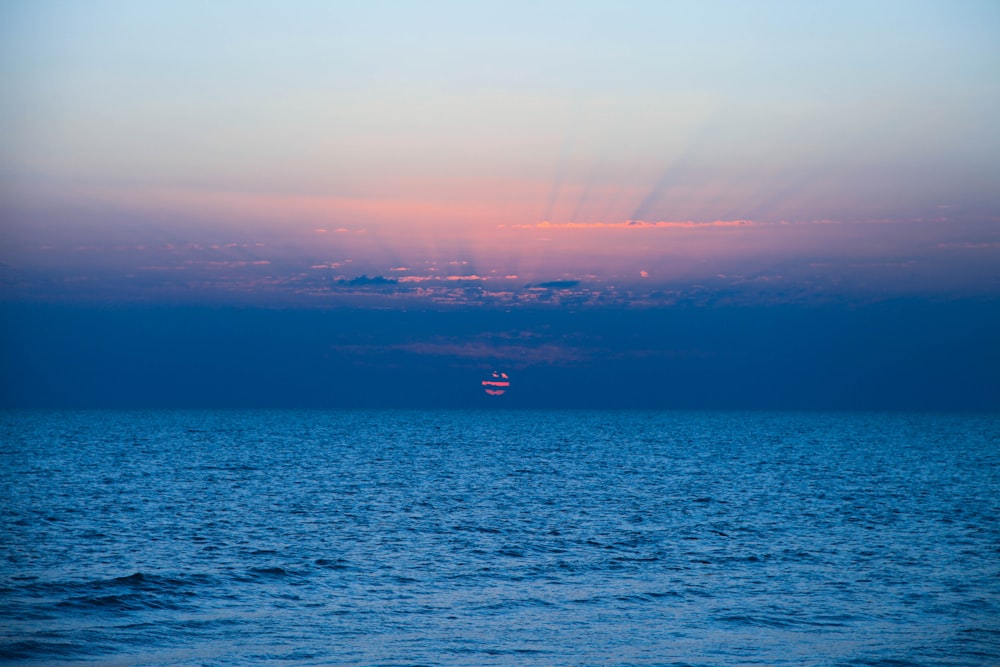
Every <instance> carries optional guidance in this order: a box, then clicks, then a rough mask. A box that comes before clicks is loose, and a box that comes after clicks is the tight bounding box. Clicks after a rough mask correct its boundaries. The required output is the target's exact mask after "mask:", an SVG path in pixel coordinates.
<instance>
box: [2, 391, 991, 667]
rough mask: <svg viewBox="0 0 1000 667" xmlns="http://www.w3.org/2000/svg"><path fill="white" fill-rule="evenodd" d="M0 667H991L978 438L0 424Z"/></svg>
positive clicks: (894, 421) (838, 422) (471, 425)
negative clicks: (97, 666) (12, 666)
mask: <svg viewBox="0 0 1000 667" xmlns="http://www.w3.org/2000/svg"><path fill="white" fill-rule="evenodd" d="M0 510H2V516H0V659H2V660H3V661H4V662H6V663H9V664H24V665H42V664H45V665H60V664H67V665H69V664H72V665H78V664H88V663H89V664H100V665H244V664H267V665H398V666H404V665H674V666H680V665H690V666H699V667H700V666H707V665H796V666H810V665H815V666H818V665H836V666H845V667H846V666H862V665H866V666H867V665H870V666H885V667H888V666H890V665H892V666H896V667H902V666H908V665H942V666H944V665H947V666H950V667H956V666H963V665H969V666H971V665H976V666H979V665H997V664H1000V521H998V517H1000V416H998V415H947V414H942V415H935V414H876V413H871V414H869V413H857V414H851V413H841V414H815V413H753V412H751V413H713V412H705V413H692V412H629V411H608V412H602V411H566V412H552V411H530V410H525V411H503V410H487V411H319V410H317V411H305V412H297V411H273V412H268V411H246V412H241V411H197V412H196V411H191V412H187V411H148V412H142V411H131V412H115V411H90V412H86V411H84V412H44V411H39V412H31V411H25V412H16V411H15V412H4V413H2V415H0Z"/></svg>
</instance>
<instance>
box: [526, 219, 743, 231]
mask: <svg viewBox="0 0 1000 667" xmlns="http://www.w3.org/2000/svg"><path fill="white" fill-rule="evenodd" d="M757 224H758V223H755V222H753V221H752V220H713V221H711V222H695V221H693V220H656V221H650V220H626V221H624V222H548V221H543V222H538V223H535V224H530V225H511V227H512V228H514V229H653V228H656V229H663V228H669V229H710V228H713V227H749V226H752V225H757Z"/></svg>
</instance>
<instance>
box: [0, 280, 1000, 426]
mask: <svg viewBox="0 0 1000 667" xmlns="http://www.w3.org/2000/svg"><path fill="white" fill-rule="evenodd" d="M0 313H2V329H0V331H2V346H0V349H2V355H0V371H2V375H0V376H2V387H0V389H2V394H0V397H2V403H3V405H5V406H25V407H27V406H31V407H130V408H131V407H135V408H140V407H141V408H145V407H149V408H156V407H322V408H334V407H355V406H365V407H394V406H412V407H495V408H503V407H518V408H521V407H524V408H535V407H538V408H541V407H554V408H562V407H566V408H575V407H601V408H603V407H613V408H676V409H689V408H695V409H838V410H839V409H889V410H896V409H901V410H996V409H1000V344H998V341H1000V300H997V299H993V300H983V299H978V300H973V299H967V300H960V301H949V302H930V301H927V300H917V299H909V300H894V301H884V302H879V303H872V304H868V305H849V304H838V305H770V306H763V305H758V306H711V305H708V306H705V305H702V306H678V307H673V308H659V309H638V308H603V309H602V308H585V309H581V310H579V311H576V312H573V311H569V310H566V309H564V308H556V307H551V308H545V307H538V308H534V309H525V310H520V311H516V312H505V311H502V310H497V309H489V308H480V309H470V308H459V309H453V310H436V311H431V310H424V311H399V310H389V309H385V310H376V309H357V308H354V309H350V308H342V309H331V310H318V309H311V310H307V309H278V308H237V307H231V306H228V307H223V306H214V307H213V306H162V305H161V306H122V305H103V306H102V305H95V304H90V305H79V304H78V305H69V304H48V305H39V304H33V305H25V304H22V305H10V304H8V305H5V306H3V307H2V310H0ZM494 368H499V369H502V370H506V371H507V372H509V373H510V375H511V378H512V385H513V386H512V389H511V391H510V392H509V393H508V394H507V395H505V396H503V397H498V398H490V397H487V396H485V394H484V393H483V392H482V390H481V387H480V381H481V380H482V379H484V378H485V377H486V375H487V374H488V373H489V372H490V371H491V370H492V369H494Z"/></svg>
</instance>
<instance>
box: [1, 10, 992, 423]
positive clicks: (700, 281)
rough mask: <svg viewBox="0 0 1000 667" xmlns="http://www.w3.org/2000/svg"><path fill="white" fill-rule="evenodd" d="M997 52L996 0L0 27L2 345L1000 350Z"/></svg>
mask: <svg viewBox="0 0 1000 667" xmlns="http://www.w3.org/2000/svg"><path fill="white" fill-rule="evenodd" d="M998 35H1000V4H998V3H996V2H993V1H992V0H984V1H981V2H980V1H974V0H953V1H945V0H942V1H938V2H920V1H913V0H906V1H899V2H893V1H888V0H886V1H865V2H834V3H824V2H808V1H806V2H803V1H788V2H779V1H774V2H752V3H751V2H721V1H720V2H697V3H695V2H632V3H618V2H586V1H579V0H578V1H574V2H545V3H541V4H540V6H539V4H538V3H534V2H530V3H529V2H523V3H522V2H503V3H486V2H483V3H467V2H319V1H316V2H310V1H306V0H302V1H299V2H295V1H292V2H281V3H276V2H252V1H240V2H237V1H232V2H222V1H219V2H184V1H171V2H141V3H133V2H122V1H119V2H100V1H89V0H88V1H85V2H68V1H55V0H33V1H30V2H29V1H26V0H25V1H17V0H14V1H10V2H5V3H3V4H2V5H0V301H2V302H3V304H5V305H4V308H5V313H6V314H5V317H4V319H5V327H4V329H5V334H4V335H5V336H7V337H8V339H11V340H12V339H14V338H16V339H17V340H21V339H24V340H27V333H26V332H27V331H28V330H29V329H30V327H29V326H28V325H27V324H24V323H25V322H27V321H28V320H26V319H25V318H26V317H27V316H25V315H24V312H23V311H22V310H18V309H23V308H29V309H30V308H32V307H34V306H35V305H40V304H46V307H55V306H54V305H53V304H55V305H61V306H66V305H73V306H79V307H83V306H88V307H89V306H94V305H95V304H96V305H98V306H102V307H103V306H107V305H109V304H110V305H114V306H116V307H124V306H128V307H139V306H142V307H151V308H157V307H168V306H169V307H176V308H187V307H194V306H212V307H217V308H228V307H234V308H243V307H264V308H275V307H277V308H291V309H307V310H308V309H312V308H320V309H331V308H332V309H338V308H348V309H356V308H361V309H365V308H377V309H389V310H390V311H392V312H397V313H403V312H404V311H408V310H412V309H418V310H421V309H430V310H435V309H442V308H444V309H448V308H474V309H475V308H500V309H501V310H510V309H515V310H517V309H523V308H527V309H532V308H538V307H541V308H546V307H548V308H552V307H561V308H573V309H581V308H583V309H588V308H591V309H600V308H608V307H613V308H633V309H647V310H648V309H653V310H657V309H669V308H673V307H681V306H683V307H710V306H711V307H717V306H718V305H719V304H730V305H732V306H733V307H736V306H740V307H750V308H759V307H764V306H768V305H773V306H776V307H777V306H781V307H786V306H793V305H794V306H798V307H819V305H822V304H834V305H835V306H836V307H841V306H844V307H847V306H852V305H859V304H860V305H871V304H879V303H884V302H885V301H886V300H892V299H911V300H912V299H916V300H920V301H921V302H928V303H931V302H933V303H941V302H948V303H951V302H953V301H955V300H960V301H963V303H964V302H974V303H978V304H980V305H979V306H976V307H974V308H972V310H970V311H968V312H970V313H976V314H975V315H974V317H979V318H980V319H982V318H984V317H985V318H986V320H988V321H989V322H992V323H993V324H990V325H989V326H995V322H996V319H997V318H996V317H995V314H996V310H997V308H996V306H997V303H998V300H997V298H998V295H1000V122H998V121H997V119H998V118H1000V39H998V37H997V36H998ZM970 300H971V301H970ZM185 312H186V311H185ZM351 312H352V313H355V311H354V310H351ZM658 312H659V311H658ZM962 312H966V311H964V310H963V311H962ZM355 314H356V313H355ZM662 315H663V313H662V312H659V314H655V315H650V317H660V316H662ZM136 317H137V318H138V319H136V320H135V321H136V322H139V321H141V318H139V316H136ZM970 317H973V316H972V315H970ZM28 319H30V318H28ZM352 321H353V320H352ZM977 321H978V320H977ZM39 326H40V325H39ZM109 326H110V325H109ZM136 326H138V325H136ZM220 326H221V325H220ZM392 326H393V327H396V326H397V325H395V324H393V325H392ZM400 326H402V325H400ZM407 326H408V325H407ZM588 326H589V325H588ZM775 326H778V325H775ZM543 328H544V327H543ZM556 328H558V327H556ZM571 328H572V327H570V328H567V329H566V336H569V337H570V338H572V335H576V334H572V332H571V331H570V329H571ZM515 330H516V331H519V332H522V333H523V332H525V331H528V329H525V328H524V327H521V326H520V324H517V325H512V326H511V329H510V331H515ZM545 330H546V331H549V330H551V329H545ZM984 331H985V333H984ZM993 331H994V330H993V329H989V328H987V329H986V330H982V329H978V330H977V331H976V335H978V336H980V338H982V340H988V339H989V338H990V335H991V334H992V332H993ZM582 333H586V332H585V331H584V332H582ZM508 334H509V335H514V334H512V333H510V332H508ZM536 334H537V331H536ZM577 334H581V331H577ZM95 335H96V334H95ZM359 335H361V334H359ZM441 335H442V334H441V332H439V331H436V330H434V329H433V327H431V328H430V329H428V330H427V331H426V332H425V335H424V338H423V339H421V341H422V342H421V341H416V342H415V341H410V340H407V341H397V343H398V344H399V345H416V344H418V343H419V344H426V343H427V341H428V340H431V339H434V340H437V341H438V343H440V342H441ZM517 335H521V334H517ZM435 336H436V337H437V338H435ZM525 336H528V334H525ZM570 338H559V339H558V340H555V339H552V340H548V339H547V342H546V343H545V344H546V345H550V346H552V347H551V350H557V349H561V350H563V351H565V350H566V349H567V347H566V346H567V345H568V343H567V342H566V341H567V340H570ZM525 340H528V338H525ZM531 340H534V339H531ZM977 340H979V339H977ZM522 342H523V341H522ZM26 344H27V343H26ZM53 344H55V343H53ZM338 344H339V343H338ZM352 344H355V343H352ZM394 344H395V343H394ZM623 344H624V343H623ZM330 345H333V343H330ZM491 345H493V347H491V348H490V349H491V350H493V351H494V352H496V350H498V349H502V348H499V347H497V345H498V344H497V343H496V341H493V343H491ZM648 345H649V346H650V348H651V349H652V348H655V347H656V345H655V343H654V342H653V341H648ZM7 347H8V348H9V347H10V346H9V345H8V346H7ZM528 347H530V346H528ZM32 349H34V348H32ZM324 349H326V350H327V352H329V349H333V348H329V347H328V346H327V347H326V348H324ZM409 349H411V351H412V350H414V349H417V348H409ZM526 349H527V348H526ZM531 349H535V348H531ZM546 349H549V348H546ZM985 349H987V350H988V349H990V347H989V345H986V348H985ZM39 350H41V348H39V349H38V350H36V352H37V355H38V357H39V358H40V359H42V358H45V359H49V358H50V356H46V354H43V352H41V351H39ZM359 350H360V348H357V349H355V352H354V354H355V356H356V357H358V355H360V356H359V357H358V358H360V357H363V356H364V355H362V354H361V352H360V351H359ZM7 354H10V352H9V351H8V352H7ZM526 354H527V353H526ZM531 354H534V352H532V353H531ZM554 354H555V353H554ZM942 354H943V353H942ZM467 356H468V355H467V354H466V356H462V355H458V356H453V357H449V358H450V359H452V360H453V361H454V360H455V359H465V358H467ZM529 356H530V355H529ZM556 356H557V357H559V354H556ZM569 356H572V355H569ZM489 357H490V353H487V354H486V358H487V359H488V358H489ZM494 357H497V358H501V357H503V355H502V354H495V355H494ZM531 358H532V359H534V358H535V357H531ZM559 358H560V359H563V360H564V361H566V359H568V358H569V357H567V356H566V355H565V354H563V356H562V357H559ZM573 358H574V359H578V357H573ZM942 358H943V357H942ZM421 359H424V360H426V359H427V357H426V355H424V356H423V357H421ZM991 359H994V362H993V363H1000V362H996V361H995V355H994V356H993V357H991ZM484 363H486V365H487V366H488V362H484ZM539 363H541V362H539ZM546 363H554V362H552V361H551V359H550V360H549V361H548V362H546ZM566 363H569V362H568V361H566ZM942 363H943V362H942ZM521 365H522V366H524V367H526V368H527V367H530V364H529V363H528V362H522V363H521ZM403 366H404V367H405V364H403ZM380 368H382V367H381V366H380ZM487 370H488V368H487ZM24 372H25V373H27V372H29V371H28V370H25V371H24ZM479 379H481V378H479V376H478V375H477V376H476V381H475V383H473V384H478V382H479ZM53 381H54V382H57V380H53ZM514 386H515V387H516V378H515V382H514ZM990 386H991V387H994V389H991V390H990V391H994V390H995V386H994V385H990ZM5 391H6V394H7V396H8V400H10V398H9V397H10V396H15V395H17V394H18V393H19V391H20V390H19V389H18V387H16V386H14V385H13V384H11V383H8V386H7V388H6V390H5ZM514 393H515V392H513V391H512V392H511V394H514ZM990 400H994V401H997V402H998V404H1000V398H996V397H994V398H992V399H990ZM14 402H16V401H14ZM42 402H44V401H42ZM987 403H988V404H989V401H987Z"/></svg>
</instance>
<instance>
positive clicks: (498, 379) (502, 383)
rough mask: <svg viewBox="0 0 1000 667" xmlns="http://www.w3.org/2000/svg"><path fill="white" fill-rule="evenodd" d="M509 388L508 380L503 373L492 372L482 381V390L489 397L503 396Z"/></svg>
mask: <svg viewBox="0 0 1000 667" xmlns="http://www.w3.org/2000/svg"><path fill="white" fill-rule="evenodd" d="M509 388H510V378H509V377H508V376H507V374H506V373H504V372H503V371H493V373H491V374H490V376H489V377H488V378H486V379H485V380H483V389H485V391H486V393H487V394H489V395H490V396H503V395H504V392H506V391H507V390H508V389H509Z"/></svg>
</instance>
